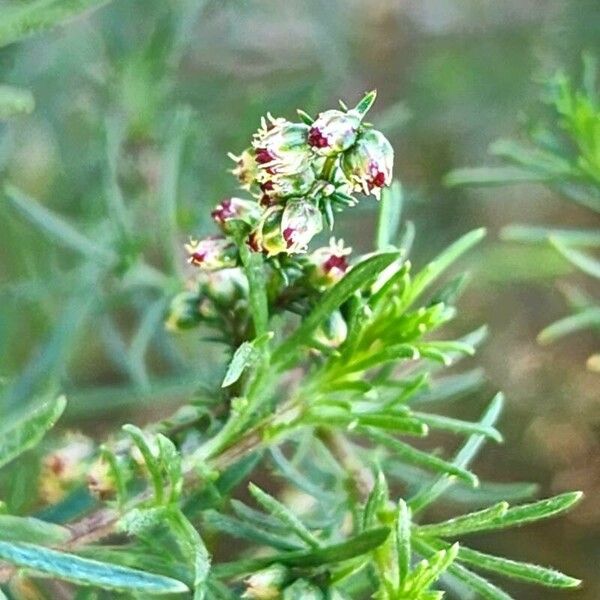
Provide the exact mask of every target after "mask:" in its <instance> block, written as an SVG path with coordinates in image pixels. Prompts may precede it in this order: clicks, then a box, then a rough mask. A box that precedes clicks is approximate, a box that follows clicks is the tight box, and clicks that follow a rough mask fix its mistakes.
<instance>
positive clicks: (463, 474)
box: [366, 430, 479, 487]
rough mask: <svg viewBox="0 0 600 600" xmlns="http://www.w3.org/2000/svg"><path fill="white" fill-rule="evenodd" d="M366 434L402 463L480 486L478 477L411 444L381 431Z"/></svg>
mask: <svg viewBox="0 0 600 600" xmlns="http://www.w3.org/2000/svg"><path fill="white" fill-rule="evenodd" d="M366 433H367V435H368V436H369V437H370V438H371V439H373V440H374V441H376V442H378V443H380V444H383V445H385V446H387V447H388V448H390V449H391V450H393V451H394V457H396V458H399V459H400V460H402V461H406V462H408V463H410V464H414V465H417V466H419V467H422V468H424V469H429V470H431V471H435V472H437V473H444V474H446V475H454V476H455V477H458V478H459V479H462V480H463V481H466V482H467V483H469V484H470V485H472V486H473V487H477V485H478V481H479V480H478V479H477V476H476V475H474V474H473V473H471V472H470V471H467V470H466V469H464V468H462V467H460V466H458V465H455V464H453V463H451V462H448V461H447V460H443V459H441V458H438V457H437V456H435V455H433V454H428V453H427V452H423V451H422V450H417V449H416V448H413V447H412V446H410V445H409V444H405V443H404V442H401V441H400V440H397V439H395V438H393V437H391V436H389V435H387V434H385V433H382V432H380V431H376V430H368V431H367V432H366Z"/></svg>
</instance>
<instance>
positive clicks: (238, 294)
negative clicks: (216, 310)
mask: <svg viewBox="0 0 600 600" xmlns="http://www.w3.org/2000/svg"><path fill="white" fill-rule="evenodd" d="M198 293H199V295H200V296H207V297H208V298H210V299H211V300H213V301H214V302H216V303H218V304H221V305H224V306H230V305H231V304H233V303H234V302H236V301H237V300H241V299H243V298H246V297H247V296H248V280H247V279H246V276H245V275H244V273H243V271H242V270H241V269H240V268H237V267H236V268H234V269H223V270H221V271H212V272H210V271H206V272H202V273H200V277H199V279H198Z"/></svg>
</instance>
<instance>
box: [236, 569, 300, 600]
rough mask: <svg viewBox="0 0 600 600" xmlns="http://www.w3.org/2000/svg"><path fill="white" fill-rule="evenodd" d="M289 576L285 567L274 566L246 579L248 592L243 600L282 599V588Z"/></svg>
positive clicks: (243, 596)
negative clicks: (246, 599)
mask: <svg viewBox="0 0 600 600" xmlns="http://www.w3.org/2000/svg"><path fill="white" fill-rule="evenodd" d="M288 576H289V572H288V569H287V568H286V567H284V566H283V565H278V564H274V565H271V566H270V567H267V568H266V569H263V570H262V571H258V572H256V573H254V574H253V575H250V577H248V579H246V582H245V583H246V586H247V588H246V591H245V592H244V594H243V595H242V598H251V599H252V600H277V599H278V598H280V597H281V588H282V587H283V585H284V584H285V582H286V581H287V579H288Z"/></svg>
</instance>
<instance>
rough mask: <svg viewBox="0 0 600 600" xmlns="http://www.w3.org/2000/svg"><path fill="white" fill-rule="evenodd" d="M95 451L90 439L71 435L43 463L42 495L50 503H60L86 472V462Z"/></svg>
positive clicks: (77, 434)
mask: <svg viewBox="0 0 600 600" xmlns="http://www.w3.org/2000/svg"><path fill="white" fill-rule="evenodd" d="M93 451H94V443H93V442H92V440H91V439H90V438H88V437H87V436H85V435H82V434H79V433H71V434H69V435H68V436H67V437H66V440H65V444H64V445H63V446H62V447H60V448H58V449H56V450H54V451H53V452H51V453H50V454H48V455H47V456H46V457H45V458H44V460H43V461H42V468H41V471H40V493H41V495H42V497H43V498H44V500H45V501H46V502H48V503H55V502H58V501H59V500H60V499H61V498H62V497H63V496H64V494H65V493H66V491H67V490H68V489H69V487H70V486H71V485H72V484H74V483H75V482H76V481H77V480H78V479H79V478H80V477H82V476H83V474H84V473H85V470H86V465H85V461H86V459H88V458H89V457H90V456H91V455H92V452H93Z"/></svg>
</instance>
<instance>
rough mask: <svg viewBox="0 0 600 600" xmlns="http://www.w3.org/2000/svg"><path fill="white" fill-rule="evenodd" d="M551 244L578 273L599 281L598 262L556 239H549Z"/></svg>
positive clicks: (599, 262) (599, 265)
mask: <svg viewBox="0 0 600 600" xmlns="http://www.w3.org/2000/svg"><path fill="white" fill-rule="evenodd" d="M550 242H551V244H552V245H553V246H554V247H555V248H556V249H557V250H558V251H559V252H560V253H561V254H562V255H563V256H564V257H565V258H566V259H567V260H568V261H569V262H570V263H571V264H572V265H574V266H575V267H577V268H578V269H579V270H580V271H583V272H584V273H587V274H588V275H591V276H592V277H594V278H596V279H600V261H599V260H597V259H595V258H594V257H593V256H590V255H589V254H585V253H584V252H581V251H580V250H574V249H573V248H570V247H569V246H567V245H565V244H564V243H563V242H561V241H560V240H558V239H555V238H550Z"/></svg>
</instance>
